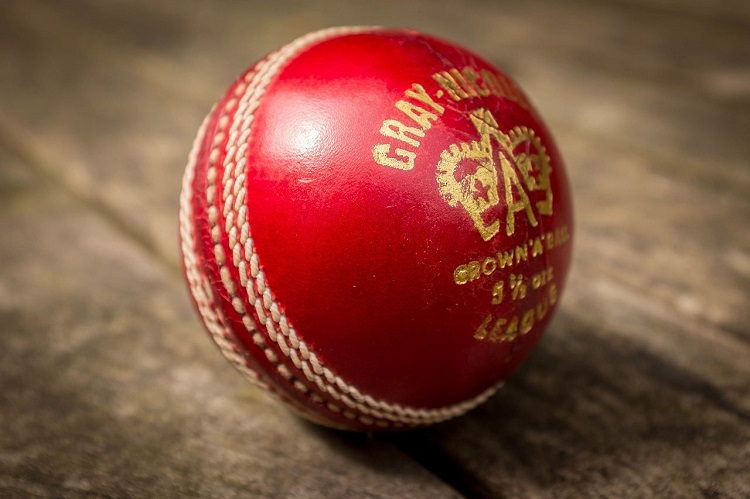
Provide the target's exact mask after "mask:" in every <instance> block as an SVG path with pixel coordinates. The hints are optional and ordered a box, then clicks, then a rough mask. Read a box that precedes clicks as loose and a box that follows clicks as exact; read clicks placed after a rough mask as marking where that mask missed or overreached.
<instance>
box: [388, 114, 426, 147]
mask: <svg viewBox="0 0 750 499" xmlns="http://www.w3.org/2000/svg"><path fill="white" fill-rule="evenodd" d="M380 134H381V135H384V136H386V137H392V138H394V139H396V140H400V141H402V142H406V143H407V144H409V145H412V146H414V147H419V141H418V140H416V139H413V138H412V137H409V136H408V135H407V134H410V135H413V136H415V137H420V138H422V137H424V132H423V131H422V130H420V129H419V128H414V127H411V126H406V125H404V124H403V123H401V122H400V121H396V120H385V121H384V122H383V126H382V127H380Z"/></svg>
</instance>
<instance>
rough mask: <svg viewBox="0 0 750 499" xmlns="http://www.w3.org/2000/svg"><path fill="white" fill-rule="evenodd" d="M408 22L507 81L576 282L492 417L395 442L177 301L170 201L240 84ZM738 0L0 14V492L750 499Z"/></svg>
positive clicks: (35, 2)
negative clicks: (267, 388) (279, 383)
mask: <svg viewBox="0 0 750 499" xmlns="http://www.w3.org/2000/svg"><path fill="white" fill-rule="evenodd" d="M340 24H382V25H389V26H411V27H415V28H418V29H421V30H424V31H427V32H431V33H433V34H437V35H439V36H442V37H446V38H450V39H454V40H456V41H457V42H459V43H461V44H463V45H465V46H468V47H471V48H472V49H473V50H475V51H476V52H478V53H481V54H483V55H485V56H486V57H487V58H489V59H491V60H492V61H493V62H495V63H497V64H498V65H499V66H500V67H503V68H505V69H506V70H507V71H508V72H509V73H510V74H512V75H514V77H515V78H516V79H518V80H519V81H520V82H521V84H522V85H523V86H524V87H525V88H526V89H527V90H528V92H529V93H530V95H531V96H532V98H533V99H534V101H535V103H536V104H537V106H538V108H539V109H540V110H541V111H542V114H543V115H544V116H545V117H546V119H547V120H548V122H549V124H550V125H551V127H552V129H553V131H554V133H555V135H556V136H557V138H558V141H559V144H560V146H561V149H562V151H563V153H564V156H565V158H566V161H567V164H568V168H569V174H570V176H571V179H572V183H573V187H574V189H575V194H576V215H577V224H576V228H577V232H576V236H577V237H576V242H575V246H576V249H575V261H574V269H573V274H572V278H571V280H570V283H569V286H568V289H567V291H566V294H565V296H564V299H563V302H562V307H561V310H560V312H559V313H558V314H557V316H556V317H555V319H554V321H553V322H552V324H551V326H550V327H549V329H548V332H547V334H546V336H545V338H544V339H543V341H542V342H541V343H540V345H539V347H538V348H537V350H536V351H535V353H534V354H533V355H532V356H531V357H530V359H529V360H528V361H527V362H526V364H524V366H523V367H522V368H521V369H520V370H519V371H518V372H517V373H516V374H514V375H513V376H512V377H511V378H510V380H509V382H508V383H507V385H506V386H505V388H504V389H503V390H501V392H500V393H499V394H498V395H497V396H495V397H494V398H493V399H492V400H491V401H490V402H489V403H487V404H486V405H484V406H482V407H481V408H479V409H477V410H475V411H473V412H472V413H470V414H469V415H467V416H465V417H462V418H460V419H457V420H454V421H451V422H448V423H445V424H441V425H438V426H435V427H430V428H427V429H422V430H416V431H411V432H407V433H400V434H390V435H389V434H383V435H381V434H377V435H358V434H348V433H340V432H335V431H331V430H326V429H321V428H317V427H315V426H313V425H311V424H308V423H305V422H303V421H301V420H299V419H297V418H296V417H295V416H293V415H292V414H290V413H289V412H287V411H286V410H285V409H284V408H283V407H280V406H278V405H277V404H276V403H275V402H274V401H272V400H270V399H268V398H267V397H266V396H265V395H264V394H262V393H260V392H259V391H257V390H256V389H254V388H253V387H251V386H249V385H248V384H246V383H245V382H244V381H243V380H242V379H241V378H240V376H238V375H237V374H236V373H235V372H234V371H233V370H232V369H231V368H230V367H229V366H228V365H227V364H226V362H225V361H224V360H223V359H222V358H221V356H220V355H219V354H218V353H217V352H216V351H215V349H214V348H213V347H212V345H211V344H210V341H209V340H208V338H207V337H206V336H205V334H204V333H203V331H202V328H201V325H200V324H199V321H198V320H197V318H196V316H195V314H194V313H193V311H192V309H191V305H190V303H189V300H188V295H187V293H186V290H185V286H184V285H183V282H182V278H181V276H180V271H179V263H178V262H179V256H178V250H177V234H176V232H177V224H176V213H177V199H178V194H179V186H180V176H181V174H182V171H183V168H184V163H185V159H186V156H187V153H188V150H189V148H190V144H191V141H192V138H193V136H194V133H195V131H196V130H197V128H198V125H199V123H200V121H201V119H202V117H203V115H204V114H205V113H206V112H207V111H208V109H209V107H210V105H211V104H212V102H213V101H214V100H215V99H216V98H217V97H218V96H219V95H220V94H221V92H222V91H223V89H224V88H225V87H226V85H227V84H228V83H229V82H230V81H231V80H232V78H233V77H234V76H235V74H236V73H237V72H238V71H240V69H242V68H244V67H246V66H247V65H249V64H250V63H251V62H252V61H254V60H256V59H258V58H259V57H261V56H262V55H263V54H264V53H266V52H268V51H269V50H271V49H273V48H275V47H277V46H279V45H282V44H284V43H286V42H288V41H290V40H291V39H292V38H294V37H295V36H297V35H300V34H302V33H305V32H307V31H311V30H313V29H317V28H320V27H324V26H330V25H340ZM749 157H750V7H749V4H748V3H747V2H746V1H739V0H738V1H726V2H710V1H700V0H685V1H681V2H677V1H673V0H617V1H613V2H606V3H605V2H597V1H593V0H572V1H567V2H554V1H552V0H534V1H531V2H503V3H500V2H489V1H474V2H460V1H457V0H448V1H446V2H434V1H429V0H421V1H417V2H390V1H388V2H374V1H370V2H362V3H355V2H348V3H338V2H334V1H332V0H330V1H324V2H318V3H315V4H314V5H313V4H311V3H307V2H283V1H276V2H258V3H257V4H251V3H249V2H243V1H233V2H222V3H220V4H219V3H215V2H197V1H184V0H179V1H178V0H149V1H146V0H140V1H129V2H124V1H121V2H94V1H91V0H89V1H84V0H76V1H72V0H71V1H67V2H57V1H54V0H47V1H41V0H28V1H21V0H18V1H13V0H6V1H3V2H1V3H0V165H1V166H0V234H1V235H0V262H2V263H0V328H1V330H0V332H1V333H2V334H0V349H1V351H2V362H0V411H1V412H0V422H1V423H2V427H1V430H0V495H1V496H4V497H5V496H8V497H16V496H20V497H27V496H31V497H36V496H41V497H47V496H50V497H82V496H95V497H125V496H132V497H147V496H151V497H193V496H201V497H203V496H207V497H272V496H282V497H430V498H434V497H455V496H468V497H652V496H657V497H711V498H714V497H749V496H750V326H749V325H748V324H750V162H749V161H748V158H749Z"/></svg>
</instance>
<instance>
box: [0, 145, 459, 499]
mask: <svg viewBox="0 0 750 499" xmlns="http://www.w3.org/2000/svg"><path fill="white" fill-rule="evenodd" d="M0 192H2V193H3V194H4V195H3V196H2V198H0V232H1V233H2V234H3V238H2V244H0V260H2V261H3V262H4V264H3V265H2V267H0V324H2V334H1V335H0V349H2V351H3V353H4V362H2V363H0V387H2V390H0V407H2V408H3V409H2V411H0V426H2V428H3V431H2V432H0V495H2V496H3V497H20V496H34V497H82V496H96V497H132V496H139V497H143V496H149V497H198V496H209V497H248V496H251V497H280V496H281V497H347V496H351V495H352V494H354V495H357V496H359V497H414V498H417V497H457V494H456V493H455V491H453V490H452V489H450V488H449V487H447V486H446V485H445V484H444V483H442V482H441V481H439V480H438V479H437V478H436V477H434V476H432V475H431V474H429V473H428V472H426V471H425V470H424V469H422V468H421V467H419V466H418V465H416V464H415V463H414V462H412V461H410V460H409V459H408V458H406V457H405V456H404V455H403V454H402V453H401V452H399V451H398V450H397V449H396V448H395V447H394V446H393V445H392V444H390V443H389V442H384V441H379V440H372V439H368V438H367V437H366V436H364V435H357V434H346V433H340V432H334V431H327V430H323V429H318V428H314V427H312V425H310V424H307V423H304V422H302V421H301V420H299V419H298V418H296V417H295V416H293V415H292V414H291V413H289V412H287V411H286V410H285V409H284V408H282V407H281V406H280V405H279V404H277V403H276V402H275V401H273V400H270V399H269V398H267V397H266V396H265V395H263V394H262V393H261V392H259V391H256V389H255V388H252V387H250V386H249V385H248V384H247V383H246V382H245V381H244V380H243V379H241V377H240V376H238V375H237V374H236V373H235V372H234V370H233V369H231V368H229V366H227V365H226V363H225V362H224V361H223V359H222V358H221V356H220V355H218V354H217V353H216V352H215V348H214V346H213V345H212V344H211V342H210V340H209V339H208V338H207V337H206V336H205V335H204V334H202V331H201V329H200V326H199V324H198V322H197V321H196V320H195V316H194V313H193V311H192V307H191V304H190V303H189V301H188V298H187V295H186V293H185V292H184V289H183V285H182V283H181V282H180V280H179V279H177V278H176V276H175V275H174V274H173V273H172V272H170V271H165V267H164V266H163V265H162V264H161V263H160V262H158V261H156V260H154V259H153V258H152V256H151V255H150V254H149V253H146V252H144V251H143V250H142V249H141V248H140V247H139V246H137V245H135V244H133V242H132V241H130V240H129V239H128V238H126V237H124V236H123V235H122V234H121V233H119V232H118V231H116V230H114V229H113V227H112V226H111V224H109V223H108V221H107V220H106V219H105V218H102V217H101V216H99V215H98V214H96V213H94V212H92V211H91V210H90V209H89V208H88V207H87V206H86V205H85V204H82V203H80V202H79V201H76V200H75V199H74V198H72V197H71V196H69V195H68V194H67V193H66V192H65V191H64V190H61V188H60V186H59V185H56V184H55V183H54V182H49V181H45V178H44V177H43V176H42V177H40V176H38V175H36V174H35V172H34V171H33V169H30V168H29V167H28V165H25V164H22V163H19V162H18V161H17V160H16V158H14V157H13V156H11V155H9V154H7V152H6V151H5V150H3V149H0Z"/></svg>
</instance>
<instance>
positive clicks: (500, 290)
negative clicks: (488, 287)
mask: <svg viewBox="0 0 750 499" xmlns="http://www.w3.org/2000/svg"><path fill="white" fill-rule="evenodd" d="M504 288H505V283H504V282H503V281H497V282H496V283H495V285H494V286H493V287H492V300H491V301H490V302H491V303H492V304H493V305H499V304H500V303H502V301H503V295H504V291H505V289H504Z"/></svg>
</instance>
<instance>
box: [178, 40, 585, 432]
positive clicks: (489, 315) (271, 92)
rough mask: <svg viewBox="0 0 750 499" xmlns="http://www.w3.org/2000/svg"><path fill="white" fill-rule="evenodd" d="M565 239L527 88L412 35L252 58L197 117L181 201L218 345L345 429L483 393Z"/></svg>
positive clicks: (522, 346) (264, 382)
mask: <svg viewBox="0 0 750 499" xmlns="http://www.w3.org/2000/svg"><path fill="white" fill-rule="evenodd" d="M571 236H572V211H571V196H570V191H569V187H568V181H567V179H566V174H565V168H564V166H563V162H562V159H561V158H560V155H559V153H558V150H557V148H556V146H555V144H554V142H553V140H552V137H551V136H550V132H549V131H548V129H547V127H546V126H545V125H544V123H543V122H542V120H541V119H540V117H539V115H538V114H537V111H536V110H535V108H534V107H533V106H532V104H531V103H530V102H529V99H528V97H527V96H526V95H525V94H524V92H523V91H522V90H521V89H520V88H519V86H518V85H517V84H516V83H515V82H514V81H513V80H511V79H510V78H509V77H508V76H507V75H505V74H504V73H503V72H502V71H500V70H499V69H497V68H496V67H495V66H493V65H492V64H491V63H489V62H487V61H486V60H484V59H482V58H481V57H479V56H477V55H475V54H473V53H471V52H470V51H468V50H466V49H464V48H461V47H459V46H457V45H455V44H453V43H450V42H448V41H445V40H441V39H439V38H434V37H432V36H428V35H425V34H422V33H419V32H416V31H412V30H390V29H378V28H368V27H362V28H360V27H344V28H334V29H328V30H324V31H318V32H315V33H311V34H308V35H306V36H303V37H301V38H299V39H297V40H295V41H293V42H292V43H290V44H288V45H286V46H284V47H282V48H280V49H278V50H276V51H275V52H272V53H270V54H269V55H267V56H266V57H265V58H263V59H262V60H260V61H259V62H257V63H256V64H255V65H254V66H252V67H251V68H250V69H248V70H246V71H245V72H244V73H242V74H241V75H240V76H239V77H238V78H237V80H236V81H235V82H234V83H233V84H232V85H231V86H230V87H229V89H228V90H227V92H226V93H225V94H224V96H223V97H222V98H221V99H220V100H219V101H218V103H217V104H216V105H215V106H214V108H213V109H212V111H211V112H210V114H209V115H208V117H207V118H206V120H205V121H204V123H203V125H202V126H201V128H200V131H199V132H198V137H197V138H196V140H195V143H194V146H193V150H192V152H191V154H190V158H189V162H188V165H187V168H186V171H185V176H184V180H183V186H182V195H181V201H180V238H181V250H182V256H183V264H184V272H185V276H186V279H187V283H188V287H189V289H190V293H191V295H192V298H193V302H194V304H195V308H196V309H197V311H198V313H199V314H200V317H201V319H202V320H203V322H204V324H205V327H206V329H207V330H208V333H209V334H210V336H211V337H212V338H213V340H214V342H215V343H216V344H217V345H218V347H219V350H220V351H221V353H222V354H223V355H224V356H225V357H226V358H227V359H228V360H229V362H230V363H231V364H233V365H234V367H236V368H237V369H238V370H239V371H240V372H241V373H242V374H243V375H244V376H245V377H246V378H247V379H248V380H250V381H251V382H252V383H254V384H256V385H258V386H261V387H263V388H265V389H267V390H268V391H269V392H271V393H272V394H273V395H275V396H276V397H277V398H278V399H280V400H282V401H283V402H285V403H286V404H288V405H289V406H290V407H291V408H293V409H294V410H295V411H296V412H297V413H299V414H300V415H302V416H304V417H306V418H309V419H310V420H312V421H315V422H317V423H321V424H324V425H327V426H331V427H335V428H342V429H351V430H377V429H398V428H409V427H414V426H419V425H427V424H432V423H437V422H440V421H444V420H446V419H449V418H452V417H454V416H458V415H460V414H462V413H464V412H466V411H468V410H470V409H472V408H473V407H475V406H477V405H478V404H481V403H482V402H484V401H485V400H487V399H488V398H489V397H490V396H491V395H492V394H493V393H494V392H495V391H496V390H497V389H498V388H499V387H500V385H501V384H502V383H503V380H504V379H505V378H506V377H507V376H508V375H509V374H510V373H511V372H512V371H513V370H514V369H515V368H516V367H517V366H518V365H519V364H520V363H521V362H522V361H523V360H524V358H525V357H527V356H528V354H529V352H530V351H531V350H532V348H533V347H534V345H535V344H536V343H537V341H538V340H539V338H540V336H541V334H542V331H543V330H544V328H545V326H546V325H547V323H548V322H549V320H550V318H551V317H552V315H553V312H554V310H555V309H556V307H557V305H558V303H559V301H560V295H561V292H562V290H563V285H564V283H565V280H566V276H567V274H568V268H569V264H570V258H571Z"/></svg>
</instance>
